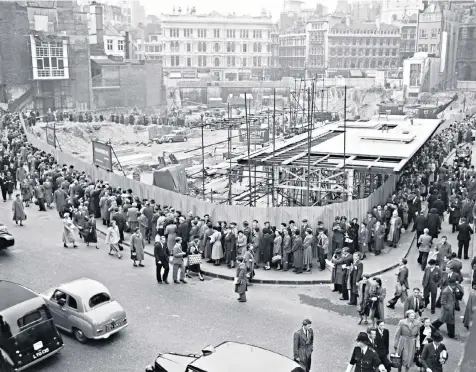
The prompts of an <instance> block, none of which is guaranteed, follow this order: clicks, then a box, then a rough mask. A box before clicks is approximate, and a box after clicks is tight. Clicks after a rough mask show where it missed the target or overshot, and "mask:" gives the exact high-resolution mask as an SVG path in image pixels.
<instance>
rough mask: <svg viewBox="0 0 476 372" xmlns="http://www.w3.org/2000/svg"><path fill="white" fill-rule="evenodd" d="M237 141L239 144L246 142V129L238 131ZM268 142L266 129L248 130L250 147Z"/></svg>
mask: <svg viewBox="0 0 476 372" xmlns="http://www.w3.org/2000/svg"><path fill="white" fill-rule="evenodd" d="M238 135H239V140H240V142H244V143H247V142H248V131H247V128H240V129H239V133H238ZM268 141H269V130H268V129H267V128H259V127H254V128H253V127H251V130H250V145H255V144H256V145H260V144H262V143H266V142H268Z"/></svg>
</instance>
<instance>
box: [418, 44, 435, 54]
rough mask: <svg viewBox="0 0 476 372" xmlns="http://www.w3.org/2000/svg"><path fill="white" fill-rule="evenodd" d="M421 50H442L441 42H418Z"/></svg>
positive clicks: (433, 51)
mask: <svg viewBox="0 0 476 372" xmlns="http://www.w3.org/2000/svg"><path fill="white" fill-rule="evenodd" d="M418 51H419V52H426V53H437V52H439V51H440V44H418Z"/></svg>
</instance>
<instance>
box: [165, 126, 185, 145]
mask: <svg viewBox="0 0 476 372" xmlns="http://www.w3.org/2000/svg"><path fill="white" fill-rule="evenodd" d="M161 140H162V142H170V143H172V142H187V140H188V137H187V132H186V131H185V130H183V129H175V130H173V131H172V132H171V133H169V134H166V135H165V136H163V137H162V138H161Z"/></svg>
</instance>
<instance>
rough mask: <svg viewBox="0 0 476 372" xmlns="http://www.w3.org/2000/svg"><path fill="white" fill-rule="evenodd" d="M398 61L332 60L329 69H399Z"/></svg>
mask: <svg viewBox="0 0 476 372" xmlns="http://www.w3.org/2000/svg"><path fill="white" fill-rule="evenodd" d="M398 65H399V63H398V61H397V60H393V61H388V60H385V61H383V60H381V59H377V60H376V59H372V60H368V59H367V60H360V61H352V60H348V59H339V58H337V59H336V58H332V59H331V60H330V61H329V68H398V67H399V66H398Z"/></svg>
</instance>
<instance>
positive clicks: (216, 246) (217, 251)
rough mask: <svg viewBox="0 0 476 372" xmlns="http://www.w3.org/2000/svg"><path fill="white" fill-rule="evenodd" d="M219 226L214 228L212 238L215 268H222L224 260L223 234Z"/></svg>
mask: <svg viewBox="0 0 476 372" xmlns="http://www.w3.org/2000/svg"><path fill="white" fill-rule="evenodd" d="M219 229H220V227H219V226H213V234H212V235H211V236H210V244H211V246H212V260H213V261H215V263H214V265H215V266H220V260H221V259H222V258H223V247H222V245H221V233H220V231H219Z"/></svg>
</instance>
